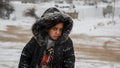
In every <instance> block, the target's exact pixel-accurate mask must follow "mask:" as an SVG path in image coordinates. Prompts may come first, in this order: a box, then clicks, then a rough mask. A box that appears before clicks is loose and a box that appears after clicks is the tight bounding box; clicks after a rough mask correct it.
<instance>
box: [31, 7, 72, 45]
mask: <svg viewBox="0 0 120 68" xmlns="http://www.w3.org/2000/svg"><path fill="white" fill-rule="evenodd" d="M59 22H63V23H64V28H63V32H62V36H61V37H60V38H59V39H58V40H57V41H56V43H63V42H65V41H66V40H67V39H68V36H69V34H70V31H71V30H72V27H73V20H72V19H71V17H70V16H68V15H67V14H64V13H62V12H60V11H59V10H58V9H56V8H49V9H48V10H46V11H45V12H44V14H43V15H42V16H41V18H40V19H39V20H38V21H36V23H35V24H33V26H32V32H33V35H34V37H35V39H36V40H37V41H38V43H40V44H41V43H43V42H45V37H46V35H47V33H46V30H47V29H49V28H50V27H52V26H53V25H55V24H57V23H59Z"/></svg>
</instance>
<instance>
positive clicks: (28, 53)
mask: <svg viewBox="0 0 120 68" xmlns="http://www.w3.org/2000/svg"><path fill="white" fill-rule="evenodd" d="M34 41H35V39H34V38H32V39H31V40H30V41H29V42H28V43H27V44H26V46H25V47H24V48H23V50H22V53H21V57H20V61H19V65H18V68H30V64H31V61H32V52H33V45H34Z"/></svg>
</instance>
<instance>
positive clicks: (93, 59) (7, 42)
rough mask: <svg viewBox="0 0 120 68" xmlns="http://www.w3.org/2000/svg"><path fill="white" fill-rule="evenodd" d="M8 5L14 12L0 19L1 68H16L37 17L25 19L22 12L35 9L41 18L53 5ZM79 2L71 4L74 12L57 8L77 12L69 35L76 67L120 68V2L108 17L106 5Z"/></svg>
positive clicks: (116, 3) (14, 3) (114, 5)
mask: <svg viewBox="0 0 120 68" xmlns="http://www.w3.org/2000/svg"><path fill="white" fill-rule="evenodd" d="M10 3H11V4H12V5H13V6H14V9H15V11H14V12H13V13H12V14H11V15H10V18H9V19H2V18H0V68H17V66H18V63H19V58H20V54H21V51H22V49H23V47H24V46H25V44H26V43H27V42H28V41H29V40H30V38H31V37H32V36H33V35H32V32H31V26H32V25H33V24H34V22H35V21H36V17H30V16H29V17H28V16H24V13H25V12H26V11H27V10H28V9H32V8H35V11H36V12H35V14H36V15H38V17H40V16H41V14H42V13H43V12H44V11H45V10H46V9H47V8H49V7H54V5H55V4H56V3H54V2H49V4H48V3H40V4H39V3H36V4H33V3H21V2H20V1H12V2H10ZM80 3H81V4H78V3H77V2H74V4H75V8H74V10H73V9H67V8H65V9H64V8H63V9H62V8H59V9H61V10H64V11H66V12H67V11H68V10H71V11H75V12H77V13H78V17H77V18H75V19H73V21H74V26H73V29H72V32H71V34H70V37H71V38H72V40H73V43H74V49H75V56H76V62H75V68H120V0H116V2H112V3H111V4H110V5H112V6H113V8H114V9H115V10H114V13H113V15H114V16H112V15H110V16H109V14H107V15H106V16H105V17H104V15H103V8H105V7H106V6H107V5H108V4H107V3H103V2H99V3H98V4H97V5H92V6H91V5H83V3H84V2H82V1H81V2H80ZM62 5H68V4H66V3H64V4H62ZM68 12H69V11H68Z"/></svg>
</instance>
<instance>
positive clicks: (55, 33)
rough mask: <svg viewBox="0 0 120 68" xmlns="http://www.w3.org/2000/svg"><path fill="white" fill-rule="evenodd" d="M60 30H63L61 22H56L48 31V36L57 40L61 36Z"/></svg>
mask: <svg viewBox="0 0 120 68" xmlns="http://www.w3.org/2000/svg"><path fill="white" fill-rule="evenodd" d="M62 30H63V23H58V24H57V25H55V26H53V27H52V28H51V29H50V30H49V31H48V34H49V37H50V38H51V39H52V40H57V39H58V38H59V37H60V36H61V34H62Z"/></svg>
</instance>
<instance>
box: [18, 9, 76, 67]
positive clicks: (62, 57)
mask: <svg viewBox="0 0 120 68" xmlns="http://www.w3.org/2000/svg"><path fill="white" fill-rule="evenodd" d="M58 22H63V23H64V28H63V31H62V36H61V37H60V38H59V39H58V40H56V42H55V46H54V54H53V59H52V61H51V65H50V68H74V63H75V55H74V48H73V42H72V40H71V38H70V37H69V33H70V31H71V29H72V26H73V21H72V19H71V18H70V17H69V16H68V15H66V14H64V13H61V12H60V11H59V10H58V9H56V8H49V9H48V10H46V12H45V13H44V14H43V15H42V17H41V18H40V19H39V20H38V21H37V22H36V23H35V24H34V25H33V27H32V32H33V35H34V37H32V39H31V40H30V41H29V42H28V43H27V44H26V46H25V47H24V49H23V51H22V54H21V58H20V62H19V66H18V67H19V68H41V67H40V62H41V60H42V59H41V58H42V56H43V52H44V50H45V49H46V45H47V42H46V41H47V39H46V38H45V37H46V36H47V33H46V29H49V28H50V27H52V26H53V25H55V24H57V23H58Z"/></svg>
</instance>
